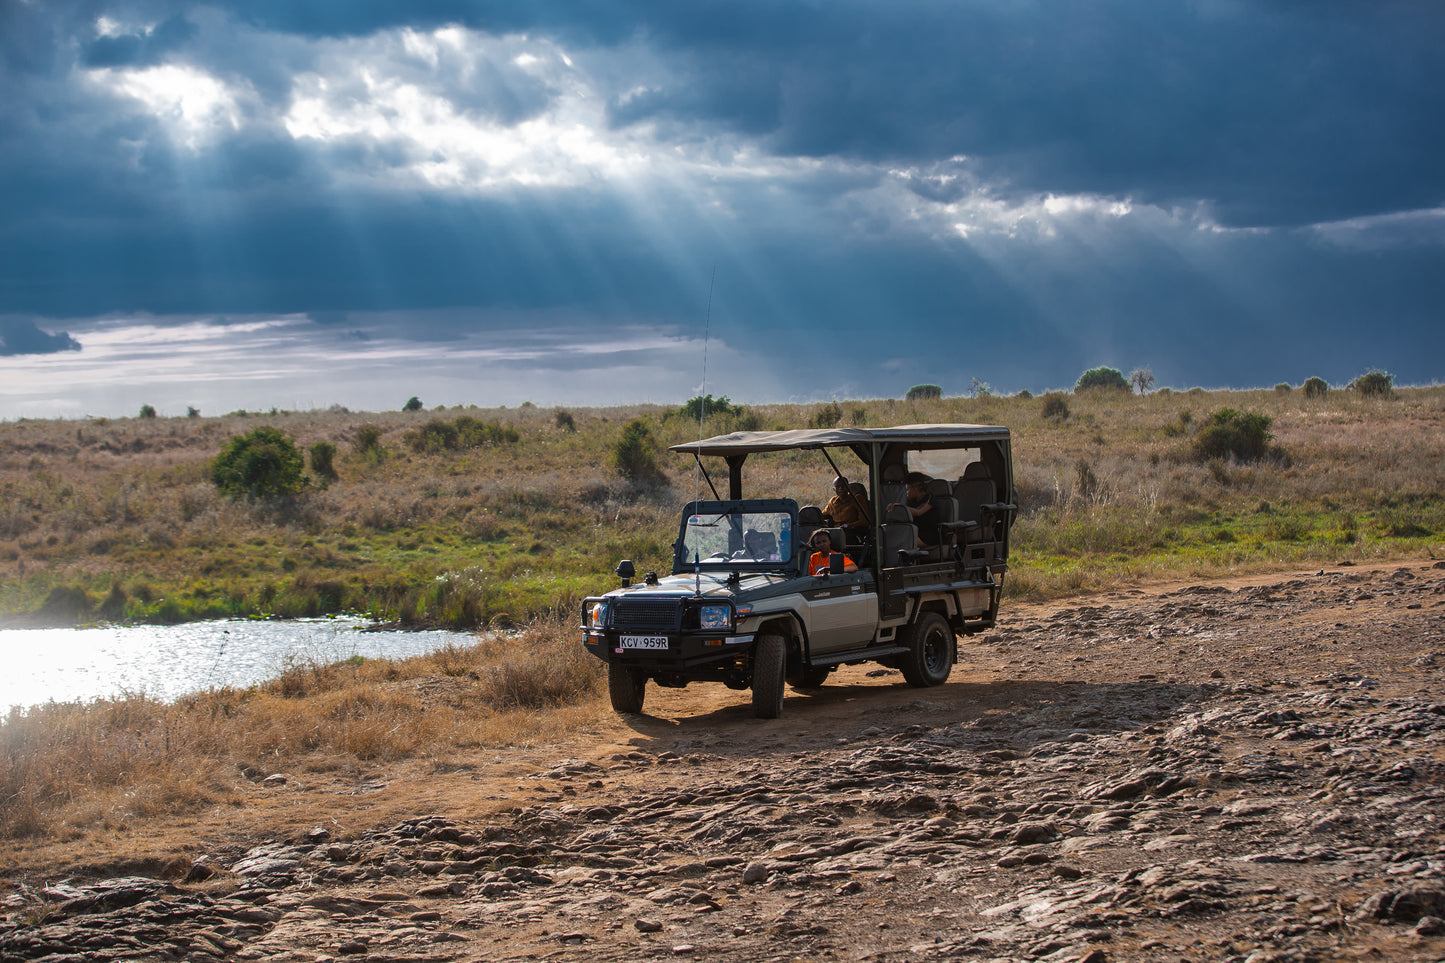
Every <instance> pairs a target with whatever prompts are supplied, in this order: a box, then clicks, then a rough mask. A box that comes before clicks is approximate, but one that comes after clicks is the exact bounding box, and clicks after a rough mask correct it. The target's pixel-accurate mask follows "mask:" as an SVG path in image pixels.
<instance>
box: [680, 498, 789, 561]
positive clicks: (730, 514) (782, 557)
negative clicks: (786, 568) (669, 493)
mask: <svg viewBox="0 0 1445 963" xmlns="http://www.w3.org/2000/svg"><path fill="white" fill-rule="evenodd" d="M791 526H792V518H791V516H790V515H789V513H788V512H786V511H761V512H744V511H729V510H723V511H721V512H715V513H703V514H696V515H689V516H688V518H687V524H686V525H684V526H683V536H682V537H683V546H684V550H683V551H684V554H683V557H682V560H681V561H682V564H683V566H684V567H687V566H691V565H693V564H694V563H696V564H699V565H701V566H703V567H708V566H736V565H743V564H760V565H766V564H772V565H780V564H782V563H784V562H787V561H789V560H790V559H791V558H792V553H793V539H792V528H791Z"/></svg>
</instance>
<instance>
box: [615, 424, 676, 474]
mask: <svg viewBox="0 0 1445 963" xmlns="http://www.w3.org/2000/svg"><path fill="white" fill-rule="evenodd" d="M612 469H613V471H615V472H617V474H619V475H621V476H622V477H623V478H626V479H627V480H628V481H632V482H642V483H655V482H660V481H665V480H666V477H667V476H665V475H664V474H663V473H662V469H661V468H659V467H658V465H657V439H656V438H655V437H653V434H652V429H651V428H649V427H648V426H647V422H645V421H643V420H642V419H641V418H634V419H632V420H631V421H629V422H628V423H627V424H626V426H624V427H623V429H622V437H621V438H619V439H618V440H617V444H615V445H613V446H612Z"/></svg>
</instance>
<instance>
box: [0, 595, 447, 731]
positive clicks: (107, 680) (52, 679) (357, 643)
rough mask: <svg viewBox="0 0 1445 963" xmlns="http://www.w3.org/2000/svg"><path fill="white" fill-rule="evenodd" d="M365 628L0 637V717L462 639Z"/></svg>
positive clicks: (216, 628) (135, 630) (311, 622)
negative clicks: (13, 709) (13, 710)
mask: <svg viewBox="0 0 1445 963" xmlns="http://www.w3.org/2000/svg"><path fill="white" fill-rule="evenodd" d="M365 624H366V623H365V622H363V621H362V620H360V619H344V618H337V619H305V620H298V621H287V622H247V621H218V622H193V623H190V624H187V625H134V626H107V627H104V628H83V629H0V658H3V660H4V671H3V672H0V712H3V711H4V710H5V709H7V708H8V707H10V706H31V705H38V704H40V703H44V702H48V701H50V700H55V701H57V702H65V701H70V700H74V699H81V700H89V699H94V698H104V697H110V696H115V695H120V694H123V693H127V692H130V693H139V692H144V693H145V694H146V695H149V696H152V697H154V698H157V699H173V698H175V697H176V696H178V695H183V694H185V693H187V692H196V691H198V690H204V689H210V688H218V687H221V686H247V685H251V684H253V683H256V682H261V681H264V680H266V679H270V678H275V677H276V676H278V675H280V674H281V672H282V671H283V670H284V669H285V668H286V667H287V666H288V665H290V664H293V663H295V662H302V663H306V662H312V661H314V662H321V663H327V662H339V661H341V660H343V659H349V658H351V657H352V656H355V655H359V656H364V657H366V658H369V659H374V658H381V657H386V658H404V657H406V656H410V655H420V654H423V653H426V652H432V651H435V650H436V649H439V648H442V647H443V646H446V645H448V644H458V645H470V644H471V643H473V642H474V641H476V638H475V636H473V635H471V634H468V633H462V632H442V631H432V632H363V631H361V627H362V626H364V625H365Z"/></svg>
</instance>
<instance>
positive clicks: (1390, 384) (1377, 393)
mask: <svg viewBox="0 0 1445 963" xmlns="http://www.w3.org/2000/svg"><path fill="white" fill-rule="evenodd" d="M1348 387H1349V389H1350V390H1351V391H1355V392H1358V393H1359V395H1360V397H1361V398H1390V397H1393V396H1394V394H1395V376H1394V375H1392V374H1386V373H1385V372H1383V371H1367V372H1365V373H1364V374H1362V375H1360V376H1359V377H1357V378H1356V379H1355V380H1354V381H1351V382H1350V383H1349V386H1348Z"/></svg>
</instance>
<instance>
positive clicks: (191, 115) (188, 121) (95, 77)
mask: <svg viewBox="0 0 1445 963" xmlns="http://www.w3.org/2000/svg"><path fill="white" fill-rule="evenodd" d="M87 73H88V74H89V77H90V80H91V81H92V82H93V83H95V84H98V85H99V86H101V87H103V88H106V89H108V90H111V91H114V92H116V93H119V94H122V95H124V96H126V97H130V98H133V99H135V100H137V101H139V102H140V103H141V105H142V106H143V107H144V108H145V109H146V111H148V112H149V113H150V114H151V115H153V116H154V117H156V118H157V119H158V120H160V121H162V122H163V123H165V124H166V125H167V126H168V127H169V128H170V129H171V130H172V131H173V132H174V136H175V137H176V139H177V140H179V141H181V142H182V143H184V144H185V145H186V146H187V147H189V148H191V149H192V150H198V149H199V148H200V147H201V145H202V144H203V143H204V141H205V140H206V139H207V137H208V135H210V134H211V133H212V132H214V131H215V130H216V129H217V128H220V127H226V128H229V129H231V130H237V129H239V128H240V126H241V108H240V103H239V101H240V99H241V98H242V97H244V96H246V93H245V92H244V91H241V90H238V89H236V88H233V87H230V86H228V85H227V84H226V83H224V82H223V81H221V80H220V79H218V78H216V77H214V76H212V75H211V74H209V73H207V72H205V71H204V70H200V69H199V68H196V67H191V66H187V65H182V64H162V65H160V66H155V67H144V68H139V69H135V68H125V69H119V68H109V67H107V68H101V69H97V70H91V71H88V72H87Z"/></svg>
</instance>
